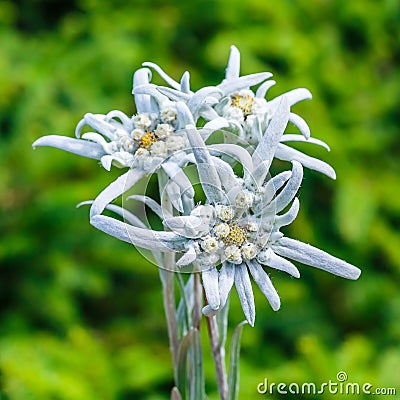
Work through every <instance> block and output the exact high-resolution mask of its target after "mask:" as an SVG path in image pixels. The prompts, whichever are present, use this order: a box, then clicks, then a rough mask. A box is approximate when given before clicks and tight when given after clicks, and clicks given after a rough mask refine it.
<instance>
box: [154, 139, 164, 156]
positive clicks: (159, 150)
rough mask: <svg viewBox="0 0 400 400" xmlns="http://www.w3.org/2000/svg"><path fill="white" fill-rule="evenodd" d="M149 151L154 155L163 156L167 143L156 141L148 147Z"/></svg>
mask: <svg viewBox="0 0 400 400" xmlns="http://www.w3.org/2000/svg"><path fill="white" fill-rule="evenodd" d="M150 153H151V155H152V156H154V157H165V156H166V155H167V145H166V143H165V142H162V141H156V142H154V143H153V144H152V145H151V147H150Z"/></svg>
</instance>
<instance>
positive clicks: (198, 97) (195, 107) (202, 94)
mask: <svg viewBox="0 0 400 400" xmlns="http://www.w3.org/2000/svg"><path fill="white" fill-rule="evenodd" d="M222 95H223V94H222V91H221V90H219V89H217V88H216V87H215V86H208V87H204V88H201V89H200V90H198V91H197V92H196V93H195V94H194V95H193V96H192V97H191V98H190V100H189V101H188V103H187V106H188V107H189V110H190V111H191V112H192V114H193V117H194V119H195V120H196V119H197V118H198V116H199V112H200V109H201V106H202V105H203V104H204V102H205V99H206V98H207V97H209V96H213V97H216V98H221V97H222Z"/></svg>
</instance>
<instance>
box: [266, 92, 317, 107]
mask: <svg viewBox="0 0 400 400" xmlns="http://www.w3.org/2000/svg"><path fill="white" fill-rule="evenodd" d="M282 97H286V98H287V101H288V102H289V105H290V106H293V105H294V104H296V103H298V102H299V101H302V100H311V99H312V94H311V92H310V91H309V90H308V89H305V88H298V89H293V90H290V91H289V92H286V93H284V94H281V95H280V96H278V97H275V99H273V100H271V101H270V103H271V105H273V106H275V105H277V104H278V103H279V102H280V101H281V99H282Z"/></svg>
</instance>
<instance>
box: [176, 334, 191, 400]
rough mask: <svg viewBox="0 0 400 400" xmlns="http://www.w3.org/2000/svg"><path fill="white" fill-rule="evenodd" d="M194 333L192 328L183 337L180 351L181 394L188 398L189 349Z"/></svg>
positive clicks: (179, 380)
mask: <svg viewBox="0 0 400 400" xmlns="http://www.w3.org/2000/svg"><path fill="white" fill-rule="evenodd" d="M193 335H194V329H193V328H192V329H191V330H190V331H189V332H188V333H187V334H186V336H185V337H184V338H183V339H182V341H181V343H180V345H179V351H178V376H177V378H178V380H177V384H178V389H179V392H180V393H181V394H183V397H184V398H186V391H187V390H186V389H187V373H186V370H187V356H188V350H189V346H190V341H191V340H192V337H193Z"/></svg>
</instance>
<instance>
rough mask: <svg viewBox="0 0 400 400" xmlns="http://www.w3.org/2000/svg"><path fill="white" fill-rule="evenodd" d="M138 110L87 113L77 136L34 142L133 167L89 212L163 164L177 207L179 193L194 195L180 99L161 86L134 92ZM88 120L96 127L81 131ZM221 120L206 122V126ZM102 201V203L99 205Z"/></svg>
mask: <svg viewBox="0 0 400 400" xmlns="http://www.w3.org/2000/svg"><path fill="white" fill-rule="evenodd" d="M150 79H151V71H150V70H149V69H148V68H141V69H139V70H138V71H136V72H135V74H134V88H135V86H143V85H146V84H149V80H150ZM135 103H136V109H137V114H135V115H133V116H132V117H129V116H127V115H126V114H124V113H123V112H121V111H117V110H114V111H111V112H109V113H108V114H106V115H104V114H90V113H88V114H86V115H85V116H84V118H83V119H82V120H81V121H80V122H79V123H78V125H77V127H76V131H75V133H76V138H70V137H65V136H58V135H49V136H43V137H41V138H39V139H38V140H36V141H35V142H34V143H33V147H37V146H50V147H55V148H59V149H62V150H65V151H68V152H70V153H74V154H78V155H80V156H84V157H88V158H93V159H96V160H100V162H101V164H102V166H103V167H104V168H105V169H106V170H110V169H111V166H112V165H115V166H117V167H120V168H124V167H125V168H129V169H130V170H129V172H127V173H125V174H124V175H122V176H121V177H119V178H118V179H117V180H116V181H115V182H113V183H112V184H111V185H110V186H109V187H107V188H106V189H105V190H104V191H103V192H102V193H101V194H100V195H99V197H98V199H97V202H95V204H94V207H92V212H91V214H92V215H94V214H96V213H101V211H102V210H103V209H104V208H103V206H106V205H107V204H108V203H110V202H111V201H112V200H114V199H115V198H117V197H118V196H120V195H121V194H123V193H124V192H125V191H127V190H128V189H130V188H131V187H132V186H133V185H134V184H135V183H136V182H137V181H138V180H140V179H141V178H142V177H144V176H146V175H149V174H151V173H153V172H155V171H157V170H158V169H159V168H162V169H163V170H164V171H165V173H166V174H167V175H168V176H169V177H170V178H171V180H172V181H171V182H170V184H169V185H168V187H167V188H166V189H167V191H168V192H169V193H170V197H171V201H172V202H173V205H174V207H175V208H176V209H178V210H179V211H183V204H182V200H181V197H182V196H186V197H189V198H191V197H193V195H194V191H193V188H192V185H191V183H190V181H189V180H188V178H187V177H186V175H185V174H184V173H183V171H182V168H181V166H180V165H181V162H180V160H181V158H182V157H183V156H184V155H185V154H186V153H185V152H186V151H187V150H188V147H189V143H188V140H187V137H186V132H185V131H183V130H182V128H183V127H184V126H185V125H186V123H187V121H182V120H181V119H180V117H179V115H178V112H177V103H176V102H174V101H171V100H169V99H168V98H167V97H166V96H164V95H161V94H160V93H158V92H157V97H156V98H155V97H152V96H151V95H149V94H135ZM85 126H89V127H90V128H91V129H92V130H93V131H92V132H86V133H82V129H83V128H84V127H85ZM220 126H221V125H219V124H215V122H214V123H209V124H206V126H205V128H206V129H208V130H211V131H212V130H213V129H218V128H219V127H220ZM100 204H101V206H100Z"/></svg>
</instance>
